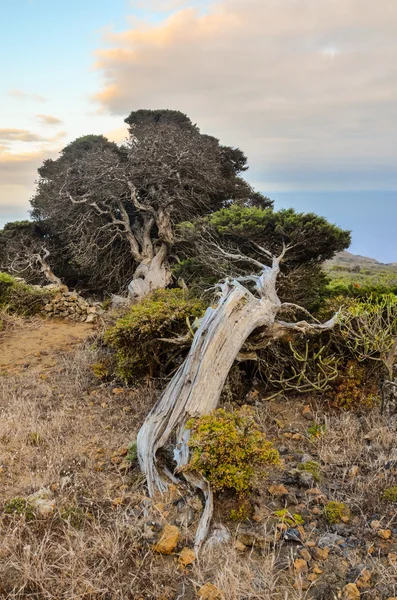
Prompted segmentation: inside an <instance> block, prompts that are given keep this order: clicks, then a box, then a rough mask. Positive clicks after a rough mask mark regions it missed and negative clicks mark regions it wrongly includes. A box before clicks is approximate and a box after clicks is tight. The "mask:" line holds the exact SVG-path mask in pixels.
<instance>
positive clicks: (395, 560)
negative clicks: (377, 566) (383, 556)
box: [387, 552, 397, 568]
mask: <svg viewBox="0 0 397 600" xmlns="http://www.w3.org/2000/svg"><path fill="white" fill-rule="evenodd" d="M387 560H388V561H389V564H390V566H392V567H394V568H397V554H395V553H394V552H389V554H388V555H387Z"/></svg>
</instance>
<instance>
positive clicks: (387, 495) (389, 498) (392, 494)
mask: <svg viewBox="0 0 397 600" xmlns="http://www.w3.org/2000/svg"><path fill="white" fill-rule="evenodd" d="M382 499H383V500H386V502H391V503H392V504H397V486H394V487H390V488H386V489H385V490H383V494H382Z"/></svg>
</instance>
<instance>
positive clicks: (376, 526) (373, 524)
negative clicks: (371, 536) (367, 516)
mask: <svg viewBox="0 0 397 600" xmlns="http://www.w3.org/2000/svg"><path fill="white" fill-rule="evenodd" d="M369 526H370V527H371V529H380V528H381V522H380V521H377V520H375V521H371V523H370V525H369Z"/></svg>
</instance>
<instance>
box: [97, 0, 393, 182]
mask: <svg viewBox="0 0 397 600" xmlns="http://www.w3.org/2000/svg"><path fill="white" fill-rule="evenodd" d="M161 4H162V5H163V6H165V4H164V3H161ZM185 4H186V3H184V5H185ZM188 4H189V6H188V7H186V8H182V9H180V10H175V12H174V13H173V14H171V15H170V16H167V18H165V19H163V20H161V21H160V22H157V23H155V24H153V23H150V22H146V23H144V24H142V23H139V24H135V25H133V26H132V27H130V28H129V29H127V30H126V31H122V32H120V33H111V34H108V35H107V37H106V43H107V46H109V45H110V47H106V48H104V49H100V50H98V52H97V64H96V67H97V69H98V70H99V71H100V72H101V73H102V76H103V81H104V85H103V88H102V89H101V90H100V91H99V92H98V94H97V95H96V101H97V102H98V103H99V105H100V107H102V109H106V110H108V111H109V112H110V113H111V114H113V115H120V117H125V116H126V115H127V114H128V113H129V112H130V111H131V110H135V109H138V108H173V109H179V110H182V111H183V112H186V113H187V114H188V115H189V116H191V118H192V119H193V120H194V121H195V122H197V123H198V124H199V125H200V127H201V128H202V129H203V130H204V131H206V132H208V133H212V134H215V135H217V136H219V137H220V138H221V140H222V141H223V142H225V143H230V144H233V145H239V146H240V147H242V148H243V149H244V150H245V151H246V152H247V154H248V157H249V159H250V162H251V165H252V167H253V171H254V177H255V178H256V179H258V180H261V181H263V182H269V185H270V184H273V185H276V184H277V186H281V187H282V186H283V185H284V184H283V181H282V180H279V179H278V177H279V176H281V174H282V173H284V177H285V179H284V182H285V185H286V186H288V189H290V188H293V187H294V178H295V182H296V183H297V184H298V183H299V185H300V186H301V187H304V186H305V185H307V186H308V187H312V186H313V185H314V182H315V185H316V186H318V189H328V188H331V187H333V186H334V185H336V183H335V180H337V179H338V172H346V173H348V172H349V170H350V172H351V174H352V179H351V181H350V185H351V186H353V187H355V188H356V189H361V188H360V186H361V185H363V184H362V182H363V181H365V186H369V187H371V186H372V187H374V188H379V186H380V187H382V186H383V185H384V181H385V173H386V174H387V176H386V180H387V181H388V185H392V186H394V187H396V188H397V172H396V168H395V165H396V163H397V145H396V143H395V139H396V137H397V63H396V61H395V56H396V55H397V4H396V2H395V0H379V1H378V2H377V3H374V2H370V1H369V0H344V2H343V3H339V2H335V0H322V1H321V2H318V1H317V2H315V1H313V0H299V1H297V0H224V1H219V2H216V3H215V2H214V3H212V5H210V6H208V7H207V10H206V11H205V12H202V11H201V7H202V4H201V3H199V2H194V3H193V4H194V6H195V8H192V7H191V4H192V3H191V2H190V3H188ZM369 168H370V170H371V176H372V179H371V180H370V181H369V180H368V173H369ZM313 173H317V174H319V175H320V174H321V177H317V175H315V176H314V177H312V174H313ZM298 176H299V181H298V180H297V177H298ZM342 179H343V178H342ZM275 180H276V181H275ZM287 180H288V183H287ZM390 182H392V183H390Z"/></svg>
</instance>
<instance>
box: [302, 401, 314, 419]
mask: <svg viewBox="0 0 397 600" xmlns="http://www.w3.org/2000/svg"><path fill="white" fill-rule="evenodd" d="M302 417H304V418H305V419H307V420H308V421H313V419H314V415H313V413H312V411H311V408H310V406H309V405H308V404H306V406H304V407H303V410H302Z"/></svg>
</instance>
